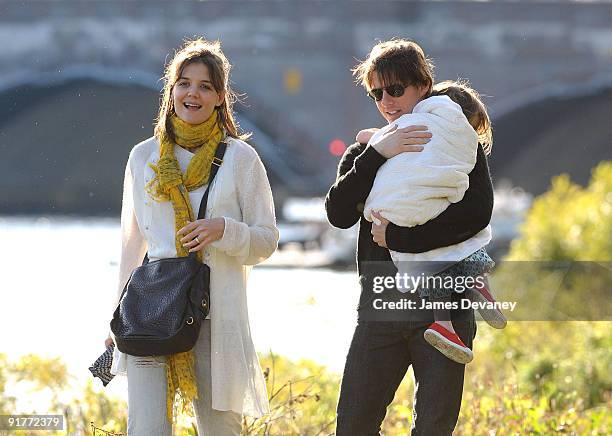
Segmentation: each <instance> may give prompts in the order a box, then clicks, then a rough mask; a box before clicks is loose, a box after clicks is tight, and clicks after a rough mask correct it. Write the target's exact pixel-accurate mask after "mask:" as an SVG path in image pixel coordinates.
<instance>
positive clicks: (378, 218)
mask: <svg viewBox="0 0 612 436" xmlns="http://www.w3.org/2000/svg"><path fill="white" fill-rule="evenodd" d="M372 216H373V217H374V220H373V221H372V232H371V233H372V239H373V240H374V242H376V243H377V244H378V245H380V246H381V247H384V248H387V240H386V239H385V233H386V232H387V225H388V224H389V220H388V219H386V218H384V217H383V216H382V215H381V214H380V213H378V212H375V211H372Z"/></svg>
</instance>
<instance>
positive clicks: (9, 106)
mask: <svg viewBox="0 0 612 436" xmlns="http://www.w3.org/2000/svg"><path fill="white" fill-rule="evenodd" d="M610 23H612V4H606V3H588V4H585V3H579V2H576V3H571V2H570V3H567V2H538V1H536V2H533V1H529V2H469V3H466V2H452V1H440V2H411V1H385V2H378V1H361V2H353V1H257V2H252V1H231V2H229V1H208V2H181V3H174V2H165V1H146V2H145V1H143V2H138V1H133V2H121V1H54V2H42V1H41V2H38V1H36V2H0V41H2V44H3V47H2V49H0V102H1V103H2V104H1V105H0V152H1V155H2V156H3V158H2V159H0V181H1V183H0V198H2V201H0V213H12V212H15V211H16V212H41V211H55V212H58V213H73V212H74V213H93V214H116V213H117V210H118V201H119V194H118V193H119V192H120V190H121V178H122V172H123V169H122V168H123V166H124V164H125V159H126V157H127V153H128V151H129V149H130V147H131V146H132V145H133V144H135V143H137V142H139V141H140V140H142V139H144V138H146V137H148V136H150V135H151V133H152V124H153V120H154V117H155V115H156V110H157V104H158V98H159V90H160V89H161V82H160V80H159V78H160V77H161V75H162V72H163V68H164V63H165V62H166V61H167V60H168V59H169V56H170V54H171V53H172V51H173V49H174V48H176V47H177V46H179V45H180V43H181V41H182V40H183V39H184V38H187V37H193V36H204V37H206V38H210V39H220V40H221V42H222V45H223V48H224V50H225V52H226V54H227V55H228V57H229V59H230V60H231V62H232V63H233V65H234V69H233V73H232V74H233V82H234V85H235V87H236V89H237V90H239V91H240V92H242V93H244V94H245V97H244V98H243V100H244V102H243V104H241V105H238V106H237V107H236V108H237V111H238V113H239V118H240V120H241V124H242V127H243V128H245V130H248V131H251V132H253V133H254V135H253V139H252V142H253V144H254V145H255V146H256V147H257V149H258V150H259V152H260V154H261V155H262V158H263V159H264V162H265V163H266V166H267V168H268V172H269V173H270V176H271V179H272V183H273V188H274V190H275V193H276V194H277V195H278V197H279V198H280V199H281V200H282V198H285V197H286V196H288V195H320V194H322V193H324V192H325V190H326V188H327V187H328V186H329V184H330V183H331V181H332V180H333V177H334V172H335V166H336V163H337V159H338V157H337V156H335V155H334V154H333V153H332V152H336V151H337V148H338V147H331V148H330V144H331V143H332V142H333V141H335V142H334V144H336V146H337V145H338V144H339V142H338V140H339V141H342V142H344V143H350V142H351V141H352V138H354V135H355V133H356V131H358V130H359V129H360V128H363V127H370V126H376V125H380V124H381V119H380V117H379V115H378V114H377V112H376V109H375V107H374V106H373V105H372V104H371V102H370V101H369V99H368V98H367V97H366V96H365V94H364V92H363V90H362V89H361V88H360V87H357V86H355V84H354V82H353V80H352V77H351V74H350V69H351V67H353V66H354V64H355V62H356V59H361V58H364V57H365V56H366V54H367V53H368V51H369V49H370V48H371V46H372V45H373V44H374V43H375V42H376V41H377V40H381V39H387V38H391V37H405V38H410V39H414V40H416V41H418V42H419V43H420V44H421V45H422V46H423V48H424V49H425V51H426V52H427V53H428V55H429V56H430V57H431V58H433V60H434V62H435V64H436V78H437V79H438V80H442V79H454V78H457V77H462V78H468V79H469V80H470V81H471V83H472V85H473V86H474V87H475V88H476V89H477V90H479V91H480V92H481V94H483V95H484V96H486V100H485V101H486V103H487V105H488V106H489V107H490V110H491V114H492V116H493V120H494V127H495V138H496V141H495V146H494V148H493V150H494V151H493V156H492V159H491V162H492V168H493V176H494V179H495V180H496V181H500V180H501V179H504V178H507V179H510V181H511V182H512V183H514V184H515V185H519V186H522V187H524V188H525V189H527V190H529V191H531V192H534V193H538V192H542V191H543V190H545V189H546V187H547V185H548V183H549V180H550V177H551V176H552V175H554V174H558V173H559V172H562V171H567V172H570V173H571V174H572V176H573V177H574V178H576V180H578V181H579V182H582V183H584V182H586V181H587V179H588V175H589V171H590V168H591V167H592V166H593V165H594V164H596V163H597V162H598V161H600V160H602V159H604V158H606V157H607V158H610V152H609V150H610V145H611V144H610V142H611V140H610V139H609V138H610V136H611V135H610V134H611V133H612V127H611V124H610V123H609V118H610V109H609V108H610V107H612V106H610V103H612V93H611V92H610V89H611V84H612V27H611V26H610ZM340 149H341V147H340ZM330 150H331V151H330ZM18 190H19V195H16V192H17V191H18ZM24 191H25V192H24Z"/></svg>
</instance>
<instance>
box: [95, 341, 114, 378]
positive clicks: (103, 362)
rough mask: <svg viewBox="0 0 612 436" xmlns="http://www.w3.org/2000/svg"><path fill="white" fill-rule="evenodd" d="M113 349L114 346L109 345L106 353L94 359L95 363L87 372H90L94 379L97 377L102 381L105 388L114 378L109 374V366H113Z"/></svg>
mask: <svg viewBox="0 0 612 436" xmlns="http://www.w3.org/2000/svg"><path fill="white" fill-rule="evenodd" d="M114 349H115V344H111V345H109V346H108V348H107V349H106V351H105V352H104V353H102V355H100V357H98V358H97V359H96V361H95V362H94V363H93V365H91V366H90V367H89V371H91V373H92V375H93V376H94V377H98V378H99V379H100V380H102V384H103V385H104V386H106V385H107V384H108V383H109V382H110V381H111V380H112V379H113V377H114V375H113V374H111V372H110V370H111V366H112V365H113V351H114Z"/></svg>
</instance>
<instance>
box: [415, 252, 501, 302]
mask: <svg viewBox="0 0 612 436" xmlns="http://www.w3.org/2000/svg"><path fill="white" fill-rule="evenodd" d="M494 266H495V261H494V260H493V259H491V257H489V254H488V253H487V250H486V249H485V248H481V249H479V250H477V251H475V252H474V253H472V254H470V255H469V256H468V257H466V258H465V259H463V260H460V261H459V262H457V263H455V264H454V265H452V266H451V267H450V268H447V269H445V270H444V271H441V272H439V273H438V274H436V275H437V276H440V277H442V278H443V279H444V278H446V277H449V276H450V277H473V278H474V279H475V278H476V277H478V276H482V275H486V274H488V273H490V272H491V270H492V269H493V267H494ZM453 292H458V293H461V292H460V291H457V290H455V289H452V288H441V287H435V286H434V287H429V288H426V287H422V286H421V287H420V288H419V295H420V297H421V298H426V297H429V298H446V297H450V295H451V294H452V293H453Z"/></svg>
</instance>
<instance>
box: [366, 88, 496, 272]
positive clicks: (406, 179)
mask: <svg viewBox="0 0 612 436" xmlns="http://www.w3.org/2000/svg"><path fill="white" fill-rule="evenodd" d="M394 125H397V127H398V129H401V128H404V127H407V126H410V125H425V126H427V127H428V129H429V131H430V132H431V133H432V135H433V136H432V138H431V141H430V142H429V143H427V144H426V145H425V148H424V150H423V151H421V152H419V153H400V154H398V155H397V156H394V157H392V158H391V159H389V160H387V162H385V163H384V164H383V165H382V166H381V167H380V168H379V169H378V172H377V173H376V179H375V180H374V184H373V186H372V189H371V190H370V194H369V195H368V198H367V199H366V203H365V206H364V211H363V215H364V217H365V218H366V219H367V220H368V221H372V218H373V217H372V211H373V210H374V211H379V212H380V214H381V215H382V216H383V217H385V218H387V219H388V220H389V221H391V222H392V223H394V224H396V225H399V226H403V227H413V226H416V225H419V224H424V223H425V222H427V221H429V220H431V219H433V218H435V217H437V216H438V215H439V214H440V213H442V212H443V211H444V210H445V209H446V208H447V207H448V206H449V205H450V204H451V203H456V202H458V201H460V200H461V199H462V198H463V195H464V194H465V191H466V190H467V188H468V186H469V176H468V174H469V173H470V172H471V171H472V169H473V168H474V165H475V164H476V152H477V149H478V135H477V134H476V131H475V130H474V129H473V128H472V126H471V125H470V123H469V122H468V120H467V118H466V117H465V115H464V114H463V111H462V110H461V107H460V106H459V105H458V104H457V103H455V102H453V101H452V100H451V99H450V98H449V97H447V96H445V95H444V96H433V97H429V98H426V99H425V100H422V101H420V102H419V103H418V104H417V105H416V106H415V107H414V109H413V111H412V113H411V114H405V115H402V116H401V117H399V118H398V119H397V120H396V121H395V122H393V123H391V124H389V125H388V126H385V127H384V128H382V129H380V130H379V131H378V132H376V133H375V134H374V135H373V136H372V138H371V139H370V141H369V143H370V144H376V143H377V142H379V141H380V140H381V138H382V136H383V135H384V134H386V133H387V132H388V131H389V130H390V129H391V128H393V126H394ZM490 240H491V228H490V226H488V227H487V228H485V229H484V230H482V231H481V232H480V233H478V234H477V235H475V236H474V237H472V238H470V239H468V240H467V241H464V242H462V243H459V244H455V245H451V246H449V247H442V248H438V249H435V250H431V251H428V252H424V253H399V252H394V251H391V258H392V259H393V260H394V261H395V262H396V263H399V262H406V263H404V264H403V265H398V267H399V270H400V274H403V273H404V272H407V268H408V263H407V262H408V261H446V262H451V263H452V262H457V261H459V260H461V259H464V258H466V257H467V256H469V255H470V254H472V253H473V252H475V251H476V250H478V249H480V248H482V247H484V246H485V245H486V244H488V243H489V242H490ZM438 266H439V267H440V268H442V269H443V267H442V264H439V265H438ZM432 272H435V271H432Z"/></svg>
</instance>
